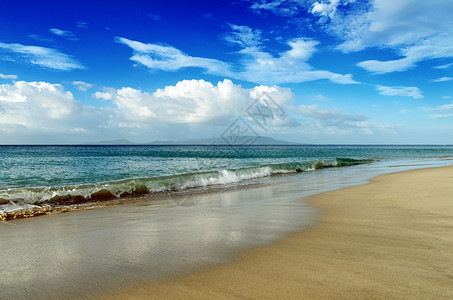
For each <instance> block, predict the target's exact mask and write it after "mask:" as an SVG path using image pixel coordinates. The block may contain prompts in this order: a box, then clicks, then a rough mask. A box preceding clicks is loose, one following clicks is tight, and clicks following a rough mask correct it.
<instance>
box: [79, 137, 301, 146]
mask: <svg viewBox="0 0 453 300" xmlns="http://www.w3.org/2000/svg"><path fill="white" fill-rule="evenodd" d="M243 140H247V141H249V142H248V143H244V145H300V143H295V142H288V141H283V140H277V139H274V138H271V137H265V136H258V137H254V136H241V141H243ZM241 144H242V143H241V142H230V143H229V142H228V140H226V139H223V138H221V137H218V138H208V139H193V140H184V141H153V142H149V143H133V142H131V141H128V140H126V139H118V140H110V141H99V142H94V143H85V144H84V145H241Z"/></svg>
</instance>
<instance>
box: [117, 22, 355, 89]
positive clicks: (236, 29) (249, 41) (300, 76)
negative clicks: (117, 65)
mask: <svg viewBox="0 0 453 300" xmlns="http://www.w3.org/2000/svg"><path fill="white" fill-rule="evenodd" d="M230 27H231V29H232V32H230V33H229V34H227V35H226V36H225V39H226V41H228V42H230V43H232V44H234V45H238V46H239V48H240V50H239V51H238V52H237V53H238V54H239V55H241V56H242V59H241V60H240V61H239V63H238V65H237V66H236V65H235V64H232V63H227V62H224V61H220V60H217V59H211V58H203V57H193V56H190V55H188V54H185V53H184V52H182V51H181V50H179V49H176V48H174V47H171V46H166V45H165V46H164V45H158V44H144V43H141V42H138V41H133V40H129V39H126V38H122V37H117V38H116V41H117V42H118V43H122V44H125V45H127V46H129V47H130V48H132V50H133V51H134V54H133V56H132V57H131V58H130V59H131V60H132V61H134V62H137V63H140V64H142V65H144V66H146V67H148V68H150V69H152V70H162V71H176V70H179V69H181V68H186V67H198V68H202V69H205V71H206V73H209V74H214V75H218V76H225V77H230V78H235V79H240V80H246V81H250V82H255V83H261V84H280V83H286V82H295V83H297V82H305V81H314V80H319V79H327V80H330V81H332V82H336V83H341V84H353V83H357V82H356V81H354V80H353V79H352V75H351V74H338V73H333V72H330V71H324V70H316V69H314V68H313V67H312V66H310V65H309V64H308V63H307V61H308V60H309V59H310V58H311V57H312V56H313V54H314V53H315V52H316V51H317V49H316V46H317V45H318V44H319V42H318V41H315V40H311V39H306V38H296V39H293V40H290V41H288V43H287V44H288V46H289V47H290V50H286V51H284V52H281V53H280V54H279V55H278V56H277V57H274V56H273V55H271V54H270V53H268V52H266V51H265V50H264V49H263V47H262V45H261V44H262V39H261V34H262V33H261V31H259V30H252V29H251V28H250V27H247V26H240V25H234V24H230ZM233 70H234V71H233Z"/></svg>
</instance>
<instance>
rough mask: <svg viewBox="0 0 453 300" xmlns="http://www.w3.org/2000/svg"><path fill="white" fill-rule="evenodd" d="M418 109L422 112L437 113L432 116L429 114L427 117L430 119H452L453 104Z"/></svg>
mask: <svg viewBox="0 0 453 300" xmlns="http://www.w3.org/2000/svg"><path fill="white" fill-rule="evenodd" d="M419 109H420V110H421V111H424V112H437V113H434V114H429V117H430V118H432V119H443V118H451V117H453V102H452V103H449V104H443V105H439V106H432V107H420V108H419Z"/></svg>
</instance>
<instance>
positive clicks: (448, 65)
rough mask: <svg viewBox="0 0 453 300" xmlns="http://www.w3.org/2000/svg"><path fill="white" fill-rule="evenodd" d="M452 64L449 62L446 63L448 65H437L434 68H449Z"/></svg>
mask: <svg viewBox="0 0 453 300" xmlns="http://www.w3.org/2000/svg"><path fill="white" fill-rule="evenodd" d="M451 66H453V63H449V64H446V65H440V66H435V67H434V68H435V69H448V68H450V67H451Z"/></svg>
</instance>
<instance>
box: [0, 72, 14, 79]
mask: <svg viewBox="0 0 453 300" xmlns="http://www.w3.org/2000/svg"><path fill="white" fill-rule="evenodd" d="M0 78H1V79H17V75H12V74H11V75H5V74H2V73H0Z"/></svg>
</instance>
